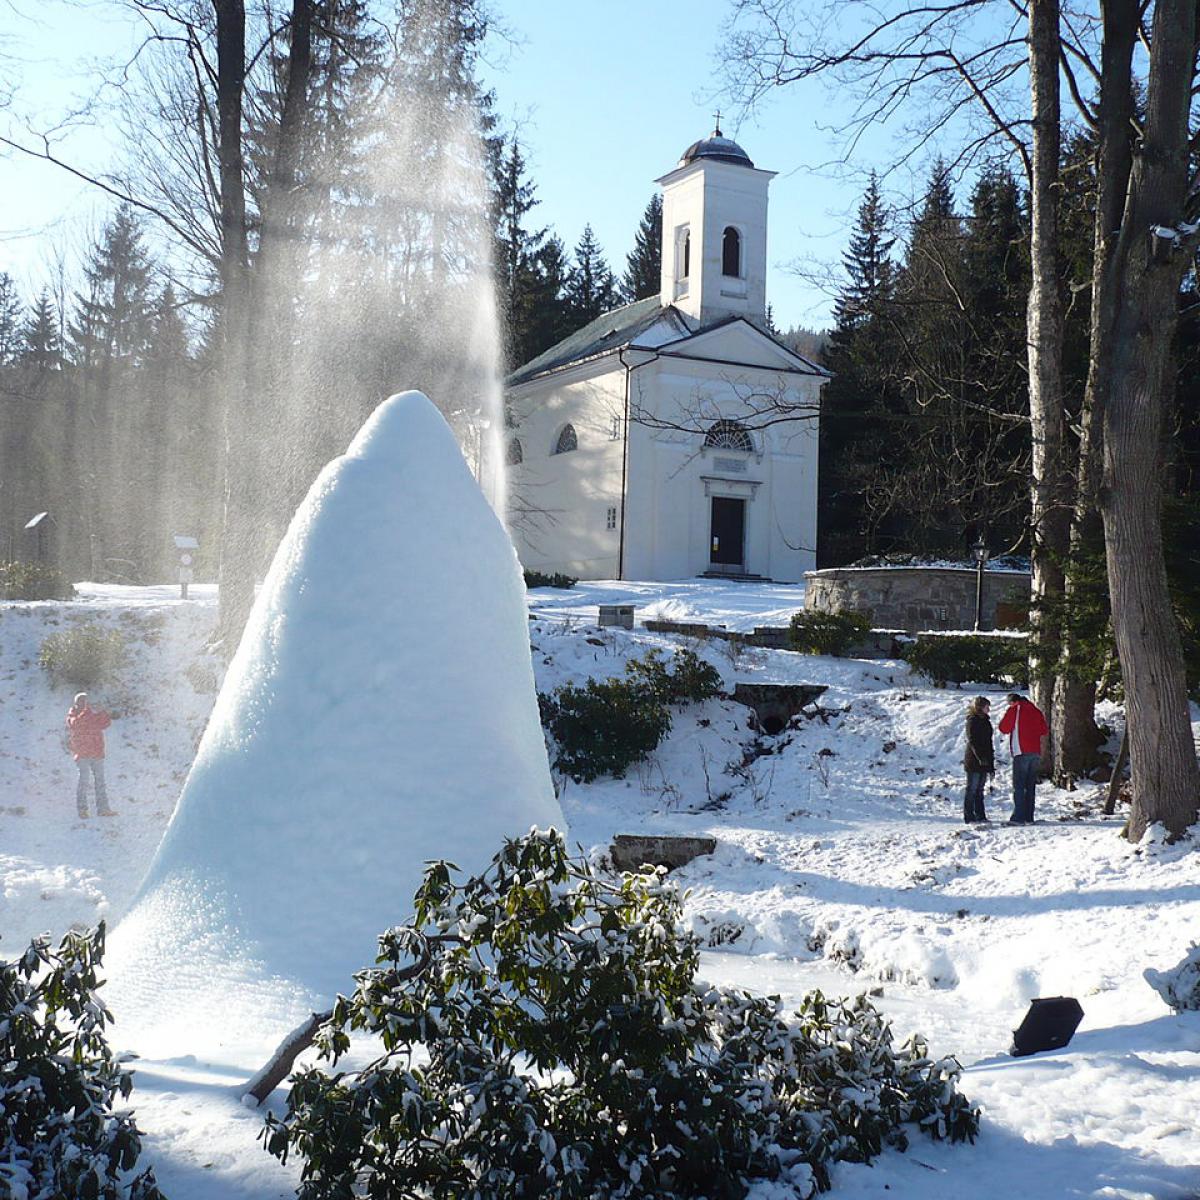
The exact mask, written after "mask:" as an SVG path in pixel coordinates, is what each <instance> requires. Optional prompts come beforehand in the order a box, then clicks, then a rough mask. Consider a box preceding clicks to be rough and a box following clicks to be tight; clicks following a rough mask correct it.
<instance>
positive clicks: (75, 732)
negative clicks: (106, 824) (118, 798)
mask: <svg viewBox="0 0 1200 1200" xmlns="http://www.w3.org/2000/svg"><path fill="white" fill-rule="evenodd" d="M111 724H112V717H110V716H109V715H108V713H106V712H105V711H104V710H103V709H102V708H92V706H91V705H90V704H88V697H87V692H80V693H79V694H78V695H77V696H76V697H75V702H74V703H73V704H72V705H71V710H70V711H69V712H68V713H67V730H68V733H67V749H68V750H70V752H71V753H72V754H73V755H74V756H75V762H76V764H77V765H78V767H79V783H78V784H77V785H76V788H75V807H76V808H77V809H78V810H79V815H80V816H81V817H86V816H87V815H88V806H87V779H88V775H89V774H90V775H91V777H92V784H93V786H94V787H95V789H96V812H97V814H98V815H99V816H102V817H113V816H116V813H115V812H114V811H113V810H112V809H111V808H109V807H108V793H107V792H106V791H105V788H104V731H105V730H106V729H107V728H108V727H109V726H110V725H111Z"/></svg>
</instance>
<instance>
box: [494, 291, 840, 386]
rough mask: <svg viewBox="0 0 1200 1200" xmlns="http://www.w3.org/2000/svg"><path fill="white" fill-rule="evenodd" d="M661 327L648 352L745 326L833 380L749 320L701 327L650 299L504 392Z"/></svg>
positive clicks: (614, 313)
mask: <svg viewBox="0 0 1200 1200" xmlns="http://www.w3.org/2000/svg"><path fill="white" fill-rule="evenodd" d="M660 321H662V322H665V323H666V324H664V325H663V326H662V327H661V329H660V330H657V331H655V335H653V336H651V337H650V338H648V339H647V340H646V341H645V342H644V343H641V346H642V347H643V348H644V349H655V350H657V349H658V347H660V346H663V347H666V346H673V345H677V344H678V343H679V342H682V341H685V340H688V339H690V338H694V337H700V336H701V335H702V334H706V333H711V332H713V331H714V330H716V329H720V328H721V327H722V326H725V325H731V324H734V323H737V322H742V323H744V324H747V325H750V326H751V327H752V328H754V329H755V330H756V331H757V332H758V334H759V335H760V336H762V337H765V338H766V339H767V340H768V341H770V342H774V343H775V345H777V346H779V347H780V348H781V349H783V350H786V351H787V352H788V354H790V355H792V356H793V357H794V358H796V359H798V360H799V361H800V362H801V363H803V364H804V366H803V368H801V371H800V373H802V374H812V375H826V376H828V375H829V372H828V371H827V370H826V369H825V368H824V367H822V366H819V365H818V364H816V363H814V362H812V361H811V360H810V359H808V358H806V357H805V356H804V355H803V354H798V353H797V352H796V351H795V350H793V349H792V348H791V347H790V346H785V345H784V344H783V343H782V342H781V341H780V340H779V339H778V338H777V337H775V336H773V335H772V334H771V333H768V332H767V330H765V329H763V328H762V327H761V326H760V325H759V324H757V323H756V322H753V321H749V320H747V319H746V318H745V317H738V316H725V317H721V318H719V319H718V320H716V321H710V322H709V323H707V324H704V325H698V324H697V323H696V322H695V321H689V320H688V319H687V318H685V317H684V315H683V314H682V313H681V312H680V311H679V310H678V309H677V308H675V306H674V305H670V304H668V305H665V306H664V305H663V304H662V303H661V301H660V300H659V298H658V297H657V296H648V297H647V298H646V299H645V300H635V301H634V302H633V303H632V304H625V305H623V306H622V307H621V308H614V309H611V310H610V311H608V312H606V313H602V314H601V315H600V316H598V317H597V318H596V319H595V320H594V321H592V322H590V323H589V324H587V325H585V326H584V327H583V328H582V329H578V330H576V331H575V332H574V333H573V334H571V335H570V336H569V337H565V338H563V340H562V341H561V342H556V343H555V344H554V345H553V346H551V347H550V349H549V350H545V351H543V352H542V353H541V354H539V355H538V356H537V358H533V359H530V360H529V362H527V363H525V364H524V366H521V367H518V368H517V369H516V370H515V371H514V372H513V373H512V374H511V375H509V376H508V377H507V378H506V379H505V380H504V386H505V387H508V388H514V387H518V386H520V385H521V384H523V383H529V382H530V381H531V380H533V379H537V378H538V377H539V376H541V375H549V374H550V373H551V372H553V371H557V370H560V369H561V368H563V367H569V366H572V365H573V364H575V363H579V362H584V361H586V360H587V359H589V358H596V357H598V356H599V355H602V354H608V353H610V352H612V351H613V350H621V349H623V348H624V347H626V346H631V345H634V344H635V343H638V339H639V338H640V337H641V336H642V335H643V334H645V333H648V331H650V330H651V329H652V328H653V327H654V326H655V325H657V324H658V323H659V322H660ZM675 335H677V336H675ZM662 352H663V353H664V354H665V353H667V350H666V349H664V350H663V351H662Z"/></svg>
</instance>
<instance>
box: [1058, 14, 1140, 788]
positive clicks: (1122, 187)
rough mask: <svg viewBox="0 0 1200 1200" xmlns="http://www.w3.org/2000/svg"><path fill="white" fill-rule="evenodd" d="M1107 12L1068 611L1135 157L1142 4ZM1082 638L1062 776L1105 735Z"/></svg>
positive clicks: (1095, 533) (1087, 763)
mask: <svg viewBox="0 0 1200 1200" xmlns="http://www.w3.org/2000/svg"><path fill="white" fill-rule="evenodd" d="M1104 12H1105V27H1104V44H1103V46H1102V47H1101V59H1100V103H1099V110H1098V112H1097V147H1096V182H1097V195H1096V225H1095V235H1094V239H1093V260H1092V304H1091V338H1090V351H1089V359H1088V378H1087V388H1086V391H1085V393H1084V399H1083V413H1082V418H1081V426H1082V429H1081V436H1080V446H1079V472H1078V476H1077V481H1076V487H1075V510H1074V512H1073V514H1072V519H1071V551H1070V558H1069V561H1068V570H1067V578H1066V581H1065V596H1066V602H1067V609H1068V612H1069V611H1070V609H1071V607H1072V602H1073V600H1074V599H1075V598H1076V596H1077V595H1078V589H1077V580H1076V579H1075V578H1074V568H1076V567H1077V566H1078V565H1079V563H1080V561H1081V558H1082V556H1083V555H1084V554H1085V553H1086V552H1087V551H1088V550H1089V549H1090V548H1091V547H1093V546H1096V547H1098V546H1099V545H1100V544H1101V539H1102V537H1103V526H1102V523H1101V520H1100V512H1099V507H1098V506H1099V495H1098V493H1099V481H1100V470H1101V462H1100V452H1101V441H1102V437H1101V434H1102V431H1103V426H1104V408H1105V396H1106V392H1107V387H1108V385H1109V382H1110V380H1111V372H1112V348H1113V338H1112V327H1113V320H1114V317H1115V315H1116V309H1117V286H1118V277H1117V273H1116V271H1115V270H1114V262H1115V251H1116V246H1117V235H1118V233H1119V232H1120V228H1121V218H1122V215H1123V212H1124V208H1125V196H1126V192H1127V190H1128V186H1129V171H1130V168H1131V165H1132V162H1133V140H1132V138H1133V120H1134V103H1133V88H1132V87H1131V86H1130V79H1131V71H1132V63H1133V50H1134V45H1135V43H1136V40H1137V34H1138V5H1137V3H1136V0H1106V3H1105V4H1104ZM1078 637H1079V635H1078V632H1077V630H1076V629H1075V628H1073V627H1072V624H1071V622H1070V620H1068V621H1067V622H1066V627H1065V629H1064V631H1063V646H1062V657H1061V659H1060V661H1059V671H1058V688H1057V690H1056V692H1055V699H1054V711H1053V717H1052V726H1053V736H1054V773H1055V776H1056V777H1057V778H1060V779H1061V778H1069V777H1074V776H1077V775H1082V774H1083V773H1084V772H1085V771H1087V770H1088V769H1089V768H1090V767H1092V766H1094V765H1095V762H1096V753H1097V750H1098V749H1099V746H1100V740H1101V737H1100V731H1099V729H1098V728H1097V726H1096V707H1095V705H1096V681H1095V680H1094V679H1092V678H1089V677H1088V675H1089V673H1088V672H1085V671H1084V670H1082V669H1081V667H1080V666H1079V660H1080V659H1081V658H1084V657H1085V654H1084V653H1083V648H1082V647H1081V646H1080V645H1079V644H1078Z"/></svg>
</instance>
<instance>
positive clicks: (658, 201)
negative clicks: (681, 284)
mask: <svg viewBox="0 0 1200 1200" xmlns="http://www.w3.org/2000/svg"><path fill="white" fill-rule="evenodd" d="M661 288H662V193H661V192H655V193H654V195H653V196H651V197H650V202H649V203H648V204H647V205H646V211H645V212H643V213H642V219H641V221H640V222H639V224H638V229H637V234H636V235H635V237H634V243H633V250H632V251H631V252H630V255H629V257H628V258H627V259H626V260H625V278H624V279H623V280H622V290H623V294H624V296H625V300H626V302H627V303H631V302H632V301H634V300H645V299H648V298H649V297H650V296H657V295H658V294H659V292H660V290H661Z"/></svg>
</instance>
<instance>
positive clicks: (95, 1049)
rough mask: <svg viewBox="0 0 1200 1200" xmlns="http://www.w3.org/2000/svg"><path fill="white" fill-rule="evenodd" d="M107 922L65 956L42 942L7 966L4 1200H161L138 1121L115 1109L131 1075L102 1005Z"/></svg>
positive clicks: (0, 1057) (72, 936) (2, 1051)
mask: <svg viewBox="0 0 1200 1200" xmlns="http://www.w3.org/2000/svg"><path fill="white" fill-rule="evenodd" d="M103 953H104V925H103V924H101V925H100V926H99V927H98V928H97V929H95V930H93V931H91V932H90V933H69V934H67V936H66V937H65V938H64V939H63V942H62V945H61V946H60V947H59V948H58V950H57V951H53V950H51V949H50V944H49V941H48V940H47V939H46V938H44V937H43V938H35V939H34V940H33V941H32V942H31V943H30V944H29V949H28V950H26V951H25V953H24V954H23V955H22V956H21V957H20V958H19V959H17V960H16V961H14V962H0V1196H5V1197H12V1200H38V1198H41V1197H46V1198H47V1200H59V1198H64V1200H65V1198H68V1197H69V1198H70V1200H162V1194H161V1193H160V1192H159V1190H158V1188H157V1187H156V1186H155V1182H154V1173H153V1171H150V1170H146V1171H143V1172H142V1173H141V1174H140V1175H137V1176H135V1177H132V1178H131V1177H130V1173H131V1172H132V1171H133V1169H134V1167H135V1166H136V1164H137V1160H138V1156H139V1155H140V1154H141V1148H142V1147H141V1138H140V1136H139V1133H138V1129H137V1126H136V1125H135V1124H134V1121H133V1116H132V1114H131V1113H129V1112H128V1111H121V1110H117V1109H114V1108H113V1102H114V1101H115V1100H116V1099H117V1097H118V1095H119V1096H120V1097H121V1099H123V1100H124V1099H126V1098H128V1096H129V1092H130V1089H131V1088H132V1086H133V1078H132V1076H131V1075H130V1074H129V1072H128V1071H124V1070H122V1069H121V1067H120V1066H119V1064H118V1063H117V1062H116V1061H115V1059H114V1058H113V1055H112V1052H111V1051H110V1050H109V1047H108V1043H107V1042H106V1041H105V1038H104V1026H105V1023H106V1022H107V1021H109V1020H111V1019H112V1018H111V1015H110V1014H109V1012H108V1010H107V1009H106V1008H105V1007H104V1005H103V1004H102V1003H101V1002H100V1001H99V1000H98V999H97V998H96V996H95V988H96V985H97V982H98V980H97V971H98V970H99V968H100V959H101V957H102V955H103Z"/></svg>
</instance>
